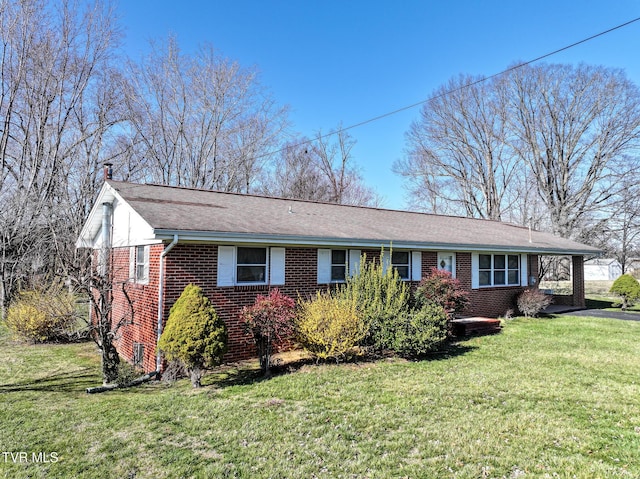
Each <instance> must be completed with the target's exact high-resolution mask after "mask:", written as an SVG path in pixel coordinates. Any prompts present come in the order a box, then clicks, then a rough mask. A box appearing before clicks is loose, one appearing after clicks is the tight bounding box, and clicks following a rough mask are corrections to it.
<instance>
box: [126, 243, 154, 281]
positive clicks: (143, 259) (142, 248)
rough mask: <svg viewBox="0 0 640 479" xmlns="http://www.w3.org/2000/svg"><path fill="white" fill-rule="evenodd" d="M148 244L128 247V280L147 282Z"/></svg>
mask: <svg viewBox="0 0 640 479" xmlns="http://www.w3.org/2000/svg"><path fill="white" fill-rule="evenodd" d="M149 251H150V246H149V245H136V246H131V248H130V249H129V280H130V281H132V282H134V283H137V284H149Z"/></svg>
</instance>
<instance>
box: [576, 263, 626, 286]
mask: <svg viewBox="0 0 640 479" xmlns="http://www.w3.org/2000/svg"><path fill="white" fill-rule="evenodd" d="M621 274H622V265H621V264H620V262H619V261H618V260H617V259H613V258H595V259H590V260H589V261H585V263H584V279H585V281H598V280H600V281H613V280H615V279H618V277H619V276H620V275H621Z"/></svg>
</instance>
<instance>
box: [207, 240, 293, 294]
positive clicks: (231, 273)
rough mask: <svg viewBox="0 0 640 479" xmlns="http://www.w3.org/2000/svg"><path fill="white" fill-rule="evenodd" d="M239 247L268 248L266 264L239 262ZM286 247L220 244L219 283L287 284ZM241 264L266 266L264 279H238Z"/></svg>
mask: <svg viewBox="0 0 640 479" xmlns="http://www.w3.org/2000/svg"><path fill="white" fill-rule="evenodd" d="M238 248H260V249H265V250H266V264H264V263H260V264H249V263H246V264H245V263H242V264H238ZM285 256H286V248H282V247H270V246H264V245H250V244H247V245H237V246H225V245H220V246H218V266H217V268H218V269H217V271H218V273H217V275H218V279H217V285H218V287H226V286H265V285H270V286H282V285H284V284H285ZM239 266H264V267H265V277H264V281H238V267H239Z"/></svg>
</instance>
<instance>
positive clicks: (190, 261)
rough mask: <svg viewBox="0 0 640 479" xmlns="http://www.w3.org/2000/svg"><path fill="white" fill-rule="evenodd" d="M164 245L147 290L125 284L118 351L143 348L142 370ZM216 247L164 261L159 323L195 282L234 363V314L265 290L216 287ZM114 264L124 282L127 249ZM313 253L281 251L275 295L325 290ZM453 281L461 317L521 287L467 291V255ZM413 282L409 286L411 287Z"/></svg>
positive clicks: (428, 255)
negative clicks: (463, 298) (466, 294)
mask: <svg viewBox="0 0 640 479" xmlns="http://www.w3.org/2000/svg"><path fill="white" fill-rule="evenodd" d="M163 249H164V245H155V246H152V247H151V254H150V262H151V264H150V273H149V276H150V278H149V284H148V285H137V284H128V285H127V288H128V289H127V290H128V291H129V295H130V297H131V299H132V300H133V304H134V310H135V322H134V324H133V325H130V326H127V327H126V328H124V330H123V331H122V335H121V337H120V339H119V349H118V350H119V352H120V354H121V355H123V356H124V357H126V358H127V359H129V360H131V359H132V355H133V343H134V342H140V343H143V344H144V345H145V358H144V367H145V370H148V371H149V370H153V369H155V343H156V334H157V333H156V331H157V301H158V275H159V258H160V253H161V252H162V251H163ZM362 253H366V255H367V258H368V259H374V258H375V259H377V258H379V255H380V252H379V250H362ZM217 256H218V247H217V246H216V245H206V244H183V243H179V244H177V245H176V246H175V247H174V248H173V249H172V250H171V251H170V252H169V254H168V255H167V256H166V257H165V293H164V318H163V319H164V320H165V321H166V319H167V317H168V316H169V311H170V309H171V306H172V305H173V303H174V302H175V301H176V300H177V299H178V297H179V296H180V294H181V293H182V291H183V289H184V288H185V286H187V285H188V284H189V283H195V284H197V285H198V286H200V287H201V288H202V289H203V291H204V293H205V295H206V296H207V297H208V298H209V299H210V300H211V301H212V302H213V304H214V306H215V307H216V311H217V312H218V315H219V316H220V317H221V318H222V319H223V320H224V322H225V324H226V325H227V330H228V333H229V351H228V353H227V354H226V356H225V357H224V360H225V361H237V360H240V359H246V358H249V357H253V356H254V355H255V348H254V345H253V344H252V342H251V340H250V337H248V336H246V335H245V334H244V330H243V327H242V324H241V322H240V320H239V315H240V311H241V309H242V307H244V306H248V305H251V304H253V302H254V301H255V298H256V296H257V295H258V294H267V293H268V291H269V286H230V287H222V288H219V287H217V263H218V262H217ZM114 258H115V261H114V265H115V264H117V265H119V268H118V271H119V272H118V274H117V278H118V279H119V280H121V281H122V280H126V279H127V277H128V272H129V269H128V268H129V249H128V248H121V249H116V250H114ZM317 258H318V256H317V248H293V247H291V248H286V254H285V282H286V284H285V285H283V286H278V287H279V288H280V290H281V291H282V292H283V293H285V294H287V295H289V296H291V297H292V298H294V299H297V298H298V297H302V298H308V297H310V296H311V295H313V294H314V293H315V292H316V291H318V290H325V289H326V288H327V285H318V284H317ZM436 262H437V253H436V252H430V251H425V252H423V253H422V274H423V275H426V274H428V273H429V272H430V271H431V268H432V267H434V266H436ZM534 271H535V274H537V257H535V256H533V257H531V258H530V266H529V274H530V275H532V274H534ZM456 273H457V274H456V276H457V278H458V279H459V280H460V282H461V285H462V286H463V288H465V289H466V290H468V291H470V298H471V304H470V306H469V308H468V310H467V311H466V312H465V313H466V314H468V315H482V316H491V317H496V316H499V315H503V314H504V313H505V312H506V311H507V310H509V309H513V308H514V307H515V298H516V296H517V295H518V294H519V293H520V291H522V289H523V288H521V287H517V288H514V287H508V288H483V289H479V290H471V254H470V253H457V255H456ZM416 284H417V282H412V286H415V285H416ZM115 299H116V301H115V303H116V304H115V307H116V310H117V311H119V314H120V313H122V311H123V309H122V308H123V304H124V297H123V296H122V294H120V295H119V296H116V298H115Z"/></svg>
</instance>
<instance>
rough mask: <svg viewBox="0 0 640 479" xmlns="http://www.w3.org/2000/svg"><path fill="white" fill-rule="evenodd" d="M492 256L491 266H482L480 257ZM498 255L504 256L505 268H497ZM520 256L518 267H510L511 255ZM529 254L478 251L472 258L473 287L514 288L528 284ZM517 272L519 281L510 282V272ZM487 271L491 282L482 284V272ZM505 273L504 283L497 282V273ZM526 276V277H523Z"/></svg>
mask: <svg viewBox="0 0 640 479" xmlns="http://www.w3.org/2000/svg"><path fill="white" fill-rule="evenodd" d="M481 256H490V258H491V264H490V267H489V268H482V269H481V268H480V257H481ZM496 256H502V257H504V262H505V264H504V268H496V261H495V258H496ZM510 256H513V257H517V258H518V268H517V269H516V268H509V257H510ZM526 270H527V255H525V254H517V253H489V252H486V253H485V252H483V253H476V254H474V255H473V258H472V287H473V288H476V289H481V288H514V287H519V286H522V285H525V286H526V275H527V271H526ZM514 271H515V272H516V274H517V282H515V283H510V282H509V272H514ZM481 272H485V273H488V274H489V284H480V273H481ZM500 272H503V273H504V283H499V284H497V283H496V281H495V278H496V273H500ZM523 278H524V279H523Z"/></svg>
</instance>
